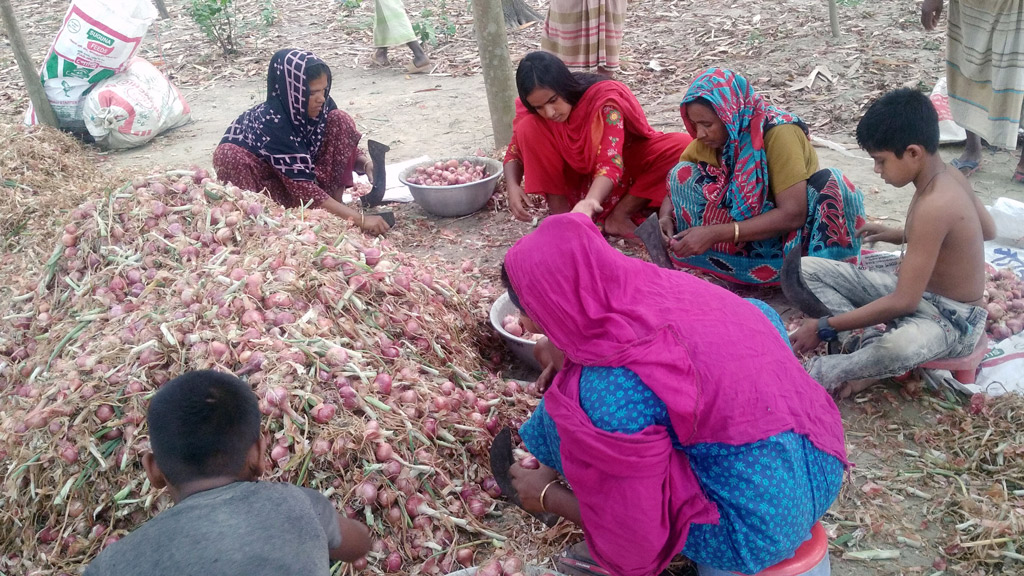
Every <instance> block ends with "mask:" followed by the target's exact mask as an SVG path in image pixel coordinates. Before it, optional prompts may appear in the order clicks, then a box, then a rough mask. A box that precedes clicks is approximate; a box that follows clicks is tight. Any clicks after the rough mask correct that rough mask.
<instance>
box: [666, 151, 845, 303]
mask: <svg viewBox="0 0 1024 576" xmlns="http://www.w3.org/2000/svg"><path fill="white" fill-rule="evenodd" d="M706 166H707V165H706V164H704V163H703V162H701V163H697V164H694V163H691V162H680V163H679V164H677V165H676V167H675V168H673V169H672V171H671V172H670V173H669V176H668V182H669V193H670V194H671V195H672V207H673V210H675V216H676V229H677V231H681V230H684V229H686V228H692V227H694V226H708V225H713V224H728V223H732V222H733V220H732V217H731V216H729V211H728V209H727V207H722V206H710V205H709V201H708V197H707V195H706V194H705V192H704V188H705V186H714V187H717V186H718V184H717V182H716V181H715V178H714V176H712V175H710V174H708V173H707V172H706V171H705V168H706ZM771 208H772V204H771V203H770V202H767V201H766V202H765V211H767V210H769V209H771ZM863 223H864V198H863V195H862V194H861V193H860V191H859V190H857V188H856V187H855V186H854V185H853V183H851V182H850V181H849V180H848V179H847V178H846V177H845V176H843V173H842V172H840V171H839V170H836V169H835V168H827V169H824V170H819V171H817V172H815V173H814V174H812V175H811V177H810V178H808V179H807V221H806V222H805V223H804V226H803V227H802V228H800V229H798V230H795V231H793V232H791V233H790V234H788V235H786V236H785V237H779V238H768V239H765V240H755V241H753V242H740V243H739V244H733V243H732V242H724V243H720V244H715V245H714V246H712V247H711V249H710V250H708V251H707V252H705V253H703V254H697V255H695V256H689V257H686V258H678V257H676V256H675V255H674V254H672V253H671V252H669V256H670V257H671V258H672V261H673V262H674V263H675V264H676V266H679V267H681V268H695V269H698V270H702V271H704V272H707V273H709V274H712V275H714V276H717V277H719V278H723V279H725V280H729V281H731V282H738V283H740V284H756V285H777V284H778V283H779V273H780V271H781V270H782V259H783V257H784V256H785V255H786V254H787V253H789V251H790V250H793V249H799V250H800V251H801V252H803V255H804V256H818V257H820V258H828V259H830V260H840V261H843V262H850V263H854V264H856V263H858V262H859V260H860V238H858V237H857V228H859V227H860V226H861V225H863Z"/></svg>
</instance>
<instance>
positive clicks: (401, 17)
mask: <svg viewBox="0 0 1024 576" xmlns="http://www.w3.org/2000/svg"><path fill="white" fill-rule="evenodd" d="M373 3H374V7H375V11H374V17H373V46H374V47H375V48H390V47H392V46H401V45H403V44H408V43H409V42H412V41H413V40H415V39H416V33H415V32H414V31H413V29H412V24H410V23H409V16H407V15H406V14H405V6H404V5H403V4H402V0H374V2H373Z"/></svg>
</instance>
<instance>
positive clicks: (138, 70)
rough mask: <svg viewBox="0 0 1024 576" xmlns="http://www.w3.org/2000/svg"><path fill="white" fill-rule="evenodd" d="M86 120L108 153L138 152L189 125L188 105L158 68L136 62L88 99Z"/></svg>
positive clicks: (83, 106)
mask: <svg viewBox="0 0 1024 576" xmlns="http://www.w3.org/2000/svg"><path fill="white" fill-rule="evenodd" d="M82 118H83V119H84V120H85V127H86V129H88V130H89V134H91V135H92V137H93V138H95V139H96V142H97V143H98V144H99V145H100V146H103V147H104V148H108V149H122V148H134V147H135V146H141V145H143V144H145V143H146V142H149V141H150V140H152V139H153V137H154V136H156V135H157V134H159V133H161V132H164V131H165V130H170V129H171V128H177V127H178V126H182V125H184V124H187V123H188V121H189V119H190V118H191V110H190V109H189V106H188V103H187V102H185V99H184V98H183V97H182V96H181V93H180V92H179V91H178V89H177V88H175V87H174V85H173V84H171V81H170V80H168V79H167V78H166V77H165V76H164V75H163V74H161V73H160V71H159V70H157V69H156V67H155V66H153V65H152V64H150V63H149V62H147V61H145V60H143V59H142V58H133V59H132V61H131V62H130V63H129V65H128V68H127V69H126V70H125V71H124V72H121V73H120V74H115V75H114V76H112V77H110V78H107V79H106V80H104V81H102V82H100V83H99V84H97V85H96V87H95V88H93V89H92V91H90V92H89V94H88V95H86V97H85V100H84V102H83V104H82Z"/></svg>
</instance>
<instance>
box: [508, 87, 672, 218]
mask: <svg viewBox="0 0 1024 576" xmlns="http://www.w3.org/2000/svg"><path fill="white" fill-rule="evenodd" d="M691 140H692V138H691V137H690V136H689V135H688V134H685V133H681V132H670V133H662V132H658V131H657V130H655V129H653V128H651V126H650V124H648V123H647V117H646V116H645V115H644V111H643V108H641V106H640V103H639V102H638V101H637V99H636V97H635V96H633V93H632V92H630V91H629V88H627V87H626V86H625V85H624V84H622V83H621V82H616V81H614V80H604V81H601V82H598V83H596V84H594V85H593V86H591V87H590V88H588V89H587V91H586V92H585V93H584V94H583V97H582V98H581V99H580V101H579V102H577V103H576V105H575V106H573V109H572V112H570V114H569V119H568V120H567V121H565V122H551V121H548V120H545V119H544V118H541V117H540V116H539V115H537V114H532V113H530V112H529V111H527V109H526V107H525V106H523V105H522V103H521V102H519V101H516V118H515V120H514V122H513V133H512V142H511V144H509V147H508V151H507V152H506V153H505V162H506V163H507V162H511V161H515V160H518V161H520V162H522V164H523V172H524V182H523V188H524V190H526V193H527V194H554V195H557V196H566V197H567V198H568V200H569V203H570V205H572V204H575V203H576V202H578V201H579V200H581V199H582V198H583V197H584V196H585V195H586V193H587V191H588V190H589V188H590V184H591V183H592V182H593V180H594V178H596V177H597V176H606V177H608V178H609V179H610V180H611V181H612V182H613V183H614V184H615V187H614V188H613V189H612V193H611V195H609V197H608V199H607V200H605V203H604V211H603V212H602V214H603V215H607V214H608V213H609V212H610V211H611V208H612V207H614V206H615V204H616V203H617V202H618V200H619V199H620V198H622V196H623V195H625V194H627V193H628V194H632V195H633V196H637V197H639V198H646V199H648V200H650V206H652V207H657V206H660V205H661V201H662V199H664V197H665V194H666V192H667V190H668V187H667V177H668V172H669V170H671V169H672V167H673V166H675V165H676V164H677V163H678V162H679V156H680V155H681V154H682V153H683V150H685V149H686V146H687V145H689V144H690V141H691Z"/></svg>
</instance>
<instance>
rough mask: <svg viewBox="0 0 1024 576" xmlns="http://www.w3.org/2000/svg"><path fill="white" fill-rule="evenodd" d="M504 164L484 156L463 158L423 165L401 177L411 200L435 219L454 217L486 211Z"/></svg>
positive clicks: (410, 168)
mask: <svg viewBox="0 0 1024 576" xmlns="http://www.w3.org/2000/svg"><path fill="white" fill-rule="evenodd" d="M501 169H502V166H501V162H498V161H497V160H493V159H491V158H484V157H481V156H460V157H458V158H450V159H448V160H437V161H430V162H423V163H421V164H416V165H415V166H410V167H408V168H406V169H405V170H402V172H401V173H400V174H399V175H398V180H399V181H400V182H401V183H402V184H405V185H406V186H408V187H409V191H410V192H412V197H413V199H414V200H416V203H417V204H419V205H420V207H422V208H423V209H424V210H426V211H427V212H428V213H430V214H433V215H434V216H444V217H454V216H465V215H467V214H472V213H474V212H476V211H477V210H479V209H481V208H483V207H484V206H485V205H486V204H487V200H489V199H490V198H491V194H493V193H494V187H495V185H496V184H497V183H498V178H499V177H500V176H501Z"/></svg>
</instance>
